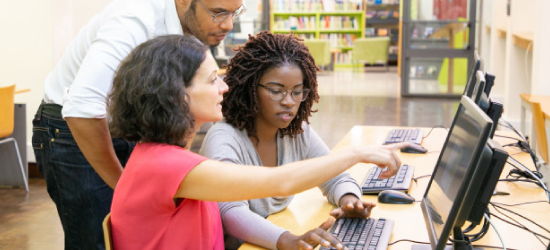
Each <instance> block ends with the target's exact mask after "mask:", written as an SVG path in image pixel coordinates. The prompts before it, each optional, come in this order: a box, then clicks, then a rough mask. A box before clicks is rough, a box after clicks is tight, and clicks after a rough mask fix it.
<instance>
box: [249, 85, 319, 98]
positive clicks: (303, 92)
mask: <svg viewBox="0 0 550 250" xmlns="http://www.w3.org/2000/svg"><path fill="white" fill-rule="evenodd" d="M258 86H260V87H262V88H264V89H267V91H268V92H269V98H271V100H273V101H280V100H283V99H285V97H286V95H288V93H289V92H290V96H292V99H294V101H297V102H303V101H305V100H306V99H307V95H308V94H309V91H310V89H289V90H285V89H273V88H270V87H267V86H264V85H261V84H258Z"/></svg>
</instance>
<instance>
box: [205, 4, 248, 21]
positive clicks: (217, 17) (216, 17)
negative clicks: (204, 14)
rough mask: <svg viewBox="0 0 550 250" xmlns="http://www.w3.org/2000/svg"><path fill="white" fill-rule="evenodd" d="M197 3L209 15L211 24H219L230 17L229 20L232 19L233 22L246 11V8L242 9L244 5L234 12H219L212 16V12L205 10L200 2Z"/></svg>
mask: <svg viewBox="0 0 550 250" xmlns="http://www.w3.org/2000/svg"><path fill="white" fill-rule="evenodd" d="M197 2H199V3H200V4H201V5H202V7H203V8H204V9H205V10H206V11H208V13H210V15H211V16H212V22H214V23H221V22H223V21H225V19H227V18H228V17H229V16H231V18H233V20H234V19H235V18H237V17H239V16H240V15H242V14H243V13H244V12H245V11H246V8H245V7H244V5H241V7H239V8H238V9H237V10H236V11H235V12H227V11H224V12H220V13H218V14H216V15H214V13H212V11H210V10H209V9H208V8H206V6H204V4H203V3H202V2H201V0H197Z"/></svg>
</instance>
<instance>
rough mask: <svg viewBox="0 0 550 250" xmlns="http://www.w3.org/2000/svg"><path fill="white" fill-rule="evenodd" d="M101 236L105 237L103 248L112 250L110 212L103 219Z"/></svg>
mask: <svg viewBox="0 0 550 250" xmlns="http://www.w3.org/2000/svg"><path fill="white" fill-rule="evenodd" d="M103 237H104V239H105V250H113V249H114V247H113V237H112V231H111V213H109V214H107V216H105V219H104V220H103Z"/></svg>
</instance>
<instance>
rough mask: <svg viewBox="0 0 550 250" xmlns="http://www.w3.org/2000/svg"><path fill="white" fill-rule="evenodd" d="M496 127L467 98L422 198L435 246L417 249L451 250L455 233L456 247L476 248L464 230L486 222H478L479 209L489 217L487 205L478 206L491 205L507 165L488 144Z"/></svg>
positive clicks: (494, 148) (423, 246) (497, 150)
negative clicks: (448, 249)
mask: <svg viewBox="0 0 550 250" xmlns="http://www.w3.org/2000/svg"><path fill="white" fill-rule="evenodd" d="M491 126H492V121H491V119H490V118H489V117H487V115H486V114H485V113H484V112H483V111H482V110H481V109H480V108H479V107H478V106H477V105H476V104H475V103H474V102H473V101H472V100H471V99H470V98H469V97H467V96H463V97H462V99H461V102H460V105H459V108H458V111H457V113H456V115H455V118H454V120H453V124H452V126H451V128H450V131H449V134H448V136H447V139H446V141H445V144H444V145H443V149H442V150H441V154H440V155H439V159H438V161H437V163H436V166H435V169H434V172H433V174H432V177H431V179H430V183H429V184H428V188H427V189H426V193H425V194H424V196H423V198H422V203H421V207H422V212H423V214H424V220H425V222H426V226H427V229H428V235H429V238H430V244H431V246H426V245H414V246H413V249H414V250H416V249H436V250H442V249H445V247H446V243H447V241H448V240H449V237H450V236H451V235H452V239H453V247H452V249H471V244H469V241H468V239H467V238H466V237H464V234H463V233H462V226H463V225H464V224H465V222H466V221H467V220H470V221H472V222H473V223H479V221H481V220H479V221H477V217H479V211H482V212H481V215H483V213H484V212H485V208H486V206H487V205H486V204H485V205H483V204H481V205H480V206H481V207H478V206H477V205H479V204H476V202H477V203H479V202H478V201H483V202H485V201H487V202H488V200H489V199H490V195H489V197H488V198H487V193H488V192H490V193H492V192H493V190H494V187H495V185H496V181H497V180H498V177H499V176H500V173H501V172H502V167H503V166H504V164H505V162H506V161H505V159H504V160H503V159H502V158H503V157H501V154H502V153H503V151H502V152H501V150H500V149H499V148H498V146H495V145H493V142H490V143H487V142H488V137H489V132H490V130H491ZM494 152H497V153H496V154H495V153H494ZM504 154H505V152H504ZM495 155H496V156H497V157H496V158H497V160H495V159H494V158H495ZM506 156H507V155H506ZM497 165H498V166H497ZM491 169H493V170H492V171H489V170H491ZM470 214H472V215H470Z"/></svg>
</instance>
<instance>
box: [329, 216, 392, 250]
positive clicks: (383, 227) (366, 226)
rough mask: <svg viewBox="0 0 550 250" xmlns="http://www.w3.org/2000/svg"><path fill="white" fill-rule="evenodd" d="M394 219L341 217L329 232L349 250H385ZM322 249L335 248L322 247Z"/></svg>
mask: <svg viewBox="0 0 550 250" xmlns="http://www.w3.org/2000/svg"><path fill="white" fill-rule="evenodd" d="M392 229H393V221H392V220H386V219H373V218H340V219H338V220H336V221H335V222H334V225H332V227H331V228H330V229H329V231H328V232H329V233H331V234H332V235H334V236H335V237H336V238H338V239H339V240H340V241H342V243H344V245H346V247H348V248H349V250H354V249H367V250H384V249H387V248H388V243H389V241H390V236H391V232H392ZM320 249H322V250H328V249H331V250H332V249H335V248H333V247H331V248H328V247H321V248H320Z"/></svg>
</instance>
